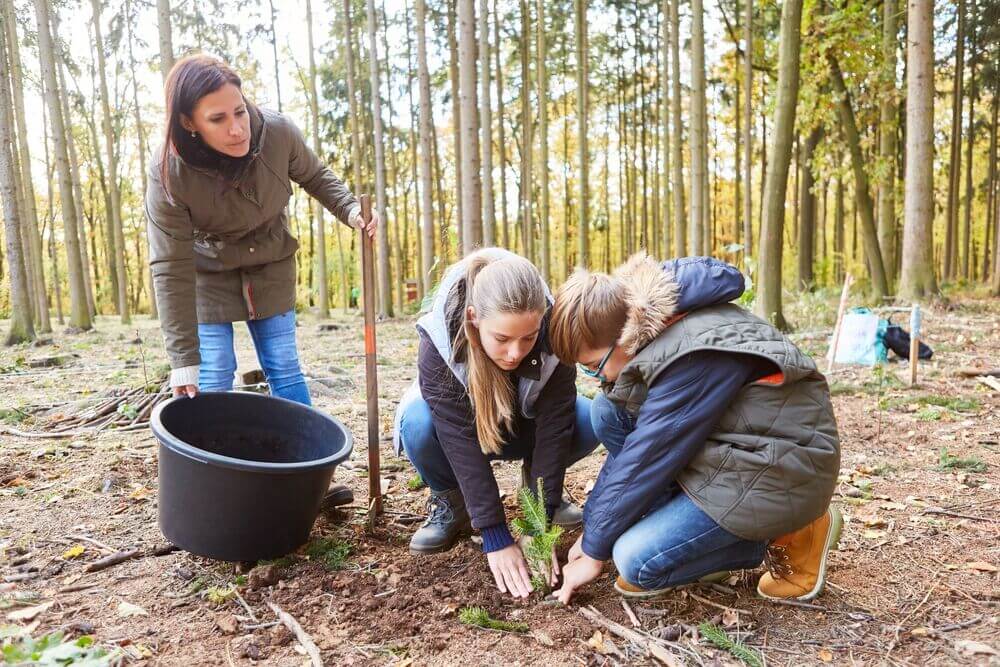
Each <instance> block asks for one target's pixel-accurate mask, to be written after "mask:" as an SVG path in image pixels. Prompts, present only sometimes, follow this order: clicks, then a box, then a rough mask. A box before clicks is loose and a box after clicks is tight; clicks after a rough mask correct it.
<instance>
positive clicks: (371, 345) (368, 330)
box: [365, 324, 375, 354]
mask: <svg viewBox="0 0 1000 667" xmlns="http://www.w3.org/2000/svg"><path fill="white" fill-rule="evenodd" d="M365 354H375V327H373V326H372V325H370V324H366V325H365Z"/></svg>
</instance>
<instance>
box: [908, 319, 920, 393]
mask: <svg viewBox="0 0 1000 667" xmlns="http://www.w3.org/2000/svg"><path fill="white" fill-rule="evenodd" d="M919 357H920V305H919V304H916V303H915V304H913V309H912V310H911V311H910V386H911V387H912V386H914V385H915V384H917V360H918V358H919Z"/></svg>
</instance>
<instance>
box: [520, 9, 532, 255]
mask: <svg viewBox="0 0 1000 667" xmlns="http://www.w3.org/2000/svg"><path fill="white" fill-rule="evenodd" d="M530 41H531V16H530V15H529V13H528V3H527V1H526V0H521V44H520V51H521V183H520V193H521V197H520V199H521V204H520V208H521V213H520V216H519V217H520V219H521V244H522V245H521V252H522V253H523V254H524V256H525V257H526V258H528V259H529V260H533V259H534V247H533V243H532V241H533V233H532V221H531V201H532V196H531V195H532V193H531V185H532V168H531V150H532V143H533V142H532V137H531V99H530V91H531V76H530V74H529V72H528V59H529V55H528V45H529V43H530Z"/></svg>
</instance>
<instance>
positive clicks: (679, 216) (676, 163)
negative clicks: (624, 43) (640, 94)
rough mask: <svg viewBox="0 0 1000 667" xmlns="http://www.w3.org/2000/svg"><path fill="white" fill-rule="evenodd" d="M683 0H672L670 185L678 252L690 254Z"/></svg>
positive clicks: (679, 255) (676, 254)
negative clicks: (683, 101)
mask: <svg viewBox="0 0 1000 667" xmlns="http://www.w3.org/2000/svg"><path fill="white" fill-rule="evenodd" d="M680 1H681V0H670V91H671V95H670V115H671V117H672V118H673V128H672V130H673V131H672V132H671V135H672V136H671V144H670V162H671V166H672V169H673V171H672V178H671V183H670V187H671V189H672V190H673V195H674V254H675V256H677V257H683V256H684V255H685V254H687V215H686V214H685V211H684V158H683V156H682V155H683V153H682V152H683V150H684V126H683V121H682V119H681V57H680V52H681V46H680V43H681V33H680V30H681V28H680V25H681V24H680V13H679V11H678V5H679V4H680Z"/></svg>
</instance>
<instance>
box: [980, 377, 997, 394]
mask: <svg viewBox="0 0 1000 667" xmlns="http://www.w3.org/2000/svg"><path fill="white" fill-rule="evenodd" d="M976 381H977V382H980V383H982V384H985V385H986V386H987V387H989V388H990V389H993V390H994V391H1000V380H997V379H996V378H995V377H990V376H989V375H977V376H976Z"/></svg>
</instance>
